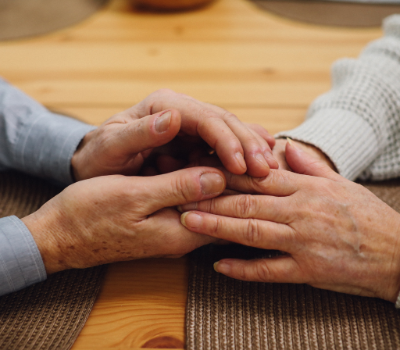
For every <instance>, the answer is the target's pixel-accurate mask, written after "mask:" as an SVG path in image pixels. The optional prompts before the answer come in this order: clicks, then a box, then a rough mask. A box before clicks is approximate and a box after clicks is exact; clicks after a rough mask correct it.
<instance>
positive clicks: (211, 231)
mask: <svg viewBox="0 0 400 350" xmlns="http://www.w3.org/2000/svg"><path fill="white" fill-rule="evenodd" d="M181 222H182V225H184V226H185V227H186V228H188V229H189V230H190V231H192V232H196V233H202V234H206V235H208V236H212V237H215V238H219V239H223V240H226V241H230V242H235V243H239V244H243V245H247V246H250V247H255V248H261V249H272V250H283V251H286V252H287V251H290V249H291V239H293V232H294V231H293V229H292V228H291V227H289V226H288V225H285V224H280V223H275V222H271V221H266V220H257V219H238V218H231V217H227V216H219V215H214V214H208V213H203V212H200V211H189V212H186V213H183V214H182V215H181Z"/></svg>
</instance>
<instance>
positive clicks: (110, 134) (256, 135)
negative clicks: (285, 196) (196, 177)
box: [71, 90, 278, 180]
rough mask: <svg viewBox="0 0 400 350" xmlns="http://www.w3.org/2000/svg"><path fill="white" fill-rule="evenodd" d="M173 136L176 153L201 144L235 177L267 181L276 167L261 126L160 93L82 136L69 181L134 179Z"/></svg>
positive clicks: (271, 143)
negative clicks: (111, 177) (114, 177)
mask: <svg viewBox="0 0 400 350" xmlns="http://www.w3.org/2000/svg"><path fill="white" fill-rule="evenodd" d="M178 133H179V134H178ZM177 135H178V139H179V138H182V139H183V141H182V142H180V143H178V145H176V143H175V145H174V146H175V147H177V148H178V149H179V150H180V151H182V150H185V149H187V148H188V145H187V141H188V140H187V139H188V138H189V139H190V141H193V140H196V141H201V140H204V141H205V142H206V143H207V144H208V146H209V147H210V148H212V149H214V150H215V151H216V153H217V155H218V156H219V158H220V159H221V161H222V163H223V165H224V166H225V167H226V168H227V169H228V170H229V171H230V172H232V173H234V174H244V173H245V172H246V171H247V173H248V174H249V175H251V176H257V177H259V176H266V175H268V173H269V169H270V167H271V168H277V167H278V164H277V162H276V161H275V160H274V158H273V156H272V151H271V148H272V147H273V146H274V144H275V140H274V138H273V137H272V136H271V135H269V134H268V132H267V131H266V130H265V129H263V128H262V127H260V126H256V125H247V124H244V123H242V122H241V121H240V120H239V119H238V118H237V117H236V116H235V115H233V114H232V113H229V112H227V111H225V110H224V109H222V108H219V107H216V106H213V105H210V104H207V103H203V102H199V101H196V100H195V99H193V98H191V97H189V96H186V95H182V94H177V93H175V92H173V91H170V90H160V91H157V92H155V93H153V94H151V95H149V96H148V97H147V98H146V99H145V100H143V101H142V102H140V103H138V104H137V105H135V106H133V107H131V108H129V109H128V110H126V111H124V112H121V113H118V114H117V115H115V116H113V117H112V118H110V119H109V120H108V121H106V122H105V123H104V124H102V125H101V126H100V127H99V128H98V129H96V130H94V131H92V132H90V133H88V134H87V135H86V136H85V137H84V139H83V141H82V142H81V145H80V146H79V148H78V150H77V151H76V152H75V154H74V156H73V157H72V161H71V165H72V171H73V174H74V177H75V179H76V180H83V179H88V178H92V177H95V176H101V175H112V174H123V175H137V174H138V173H139V171H140V170H141V167H142V165H143V162H144V160H145V159H146V158H147V157H149V155H150V153H151V152H152V149H153V148H155V147H158V146H161V145H165V144H167V143H169V142H170V141H171V140H173V139H174V138H175V137H176V136H177ZM185 137H186V138H185ZM204 141H203V143H204ZM191 143H193V142H191ZM164 155H165V154H164ZM167 156H168V154H167ZM170 156H173V154H171V155H170ZM168 160H169V163H171V164H179V162H174V160H173V159H168ZM183 166H184V164H182V166H178V167H175V168H173V169H172V170H177V168H180V167H183Z"/></svg>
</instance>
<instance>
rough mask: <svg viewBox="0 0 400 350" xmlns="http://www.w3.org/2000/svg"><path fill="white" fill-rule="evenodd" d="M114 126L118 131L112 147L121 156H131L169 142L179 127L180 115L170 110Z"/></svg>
mask: <svg viewBox="0 0 400 350" xmlns="http://www.w3.org/2000/svg"><path fill="white" fill-rule="evenodd" d="M115 125H117V127H118V129H119V130H118V132H116V133H115V134H114V137H113V140H112V141H113V143H114V145H113V147H115V149H118V150H119V152H120V153H122V154H125V155H131V154H136V153H139V152H143V151H146V150H148V149H151V148H154V147H158V146H162V145H164V144H166V143H168V142H169V141H171V140H172V139H173V138H174V137H175V136H176V135H177V134H178V132H179V129H180V127H181V115H180V113H179V112H178V111H177V110H175V109H170V110H166V111H162V112H159V113H156V114H153V115H148V116H146V117H143V118H141V119H134V120H131V121H128V122H127V123H123V124H121V123H115Z"/></svg>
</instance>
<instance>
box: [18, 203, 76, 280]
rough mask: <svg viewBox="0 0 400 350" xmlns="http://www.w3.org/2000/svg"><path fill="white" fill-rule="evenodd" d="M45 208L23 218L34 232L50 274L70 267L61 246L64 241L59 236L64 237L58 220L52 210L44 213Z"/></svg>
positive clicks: (47, 271)
mask: <svg viewBox="0 0 400 350" xmlns="http://www.w3.org/2000/svg"><path fill="white" fill-rule="evenodd" d="M45 206H46V204H45ZM43 208H44V207H42V208H41V209H39V211H37V212H35V213H33V214H31V215H29V216H26V217H24V218H22V219H21V220H22V222H23V223H24V224H25V226H26V227H27V228H28V230H29V231H30V233H31V234H32V237H33V239H34V241H35V243H36V245H37V247H38V249H39V252H40V255H41V257H42V260H43V264H44V266H45V269H46V273H47V274H48V275H50V274H52V273H55V272H58V271H62V270H66V269H68V268H70V267H69V266H68V264H67V262H66V259H64V258H63V254H62V248H61V247H62V245H63V243H64V242H63V240H60V239H58V237H62V235H61V234H60V233H59V232H58V227H59V223H58V224H57V221H58V220H57V218H56V216H55V215H54V214H53V213H51V212H46V213H43V212H42V211H43Z"/></svg>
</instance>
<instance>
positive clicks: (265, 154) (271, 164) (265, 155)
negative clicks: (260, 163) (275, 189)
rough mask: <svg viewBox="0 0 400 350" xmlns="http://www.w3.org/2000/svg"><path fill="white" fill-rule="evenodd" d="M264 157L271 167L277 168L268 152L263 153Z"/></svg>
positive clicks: (275, 162) (276, 163) (277, 165)
mask: <svg viewBox="0 0 400 350" xmlns="http://www.w3.org/2000/svg"><path fill="white" fill-rule="evenodd" d="M264 158H265V160H266V161H267V163H268V165H269V166H270V167H271V168H272V169H279V164H278V162H277V161H276V160H275V158H274V156H273V155H272V154H271V153H270V152H265V153H264Z"/></svg>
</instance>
